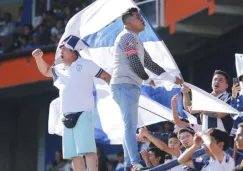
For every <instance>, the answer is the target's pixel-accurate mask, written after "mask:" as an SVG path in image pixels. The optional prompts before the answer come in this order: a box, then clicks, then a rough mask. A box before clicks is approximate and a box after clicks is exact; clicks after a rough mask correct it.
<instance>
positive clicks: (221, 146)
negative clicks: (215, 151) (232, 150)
mask: <svg viewBox="0 0 243 171" xmlns="http://www.w3.org/2000/svg"><path fill="white" fill-rule="evenodd" d="M218 146H219V148H220V149H222V150H223V149H224V142H219V143H218Z"/></svg>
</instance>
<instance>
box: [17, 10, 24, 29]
mask: <svg viewBox="0 0 243 171" xmlns="http://www.w3.org/2000/svg"><path fill="white" fill-rule="evenodd" d="M23 25H24V18H23V6H21V7H19V11H18V18H17V26H23Z"/></svg>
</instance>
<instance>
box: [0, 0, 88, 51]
mask: <svg viewBox="0 0 243 171" xmlns="http://www.w3.org/2000/svg"><path fill="white" fill-rule="evenodd" d="M81 2H82V3H81V4H80V3H79V4H80V5H79V6H75V5H65V4H62V3H61V1H58V2H56V4H58V5H56V6H55V8H53V9H51V10H49V11H45V12H44V13H43V14H42V16H41V22H40V23H39V24H38V25H37V26H36V27H33V25H31V24H26V23H24V18H23V7H22V6H21V7H19V12H18V16H17V17H16V19H13V16H12V14H11V13H10V12H5V13H3V15H2V14H1V12H0V54H4V53H8V52H23V51H28V50H32V49H35V48H42V47H44V46H49V45H56V44H57V43H58V42H59V40H60V38H61V36H62V34H63V33H64V30H65V26H66V24H67V22H68V21H69V19H70V18H72V16H73V15H74V14H75V13H77V12H78V11H80V10H81V9H83V8H85V7H86V6H88V5H89V3H88V1H81Z"/></svg>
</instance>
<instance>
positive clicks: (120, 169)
mask: <svg viewBox="0 0 243 171" xmlns="http://www.w3.org/2000/svg"><path fill="white" fill-rule="evenodd" d="M117 160H118V163H117V165H116V168H115V171H123V170H124V167H125V166H124V153H123V152H121V153H119V154H117Z"/></svg>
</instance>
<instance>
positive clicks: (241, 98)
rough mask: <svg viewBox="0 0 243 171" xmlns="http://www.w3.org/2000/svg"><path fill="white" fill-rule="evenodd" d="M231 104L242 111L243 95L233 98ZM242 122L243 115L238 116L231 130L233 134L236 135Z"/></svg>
mask: <svg viewBox="0 0 243 171" xmlns="http://www.w3.org/2000/svg"><path fill="white" fill-rule="evenodd" d="M230 105H231V106H232V107H233V108H235V109H237V110H238V111H240V112H242V111H243V95H238V96H237V98H232V99H231V103H230ZM242 122H243V117H242V116H238V117H237V119H236V120H235V122H234V125H233V127H232V129H231V132H230V135H231V136H235V133H236V131H237V129H238V125H239V124H240V123H242Z"/></svg>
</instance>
